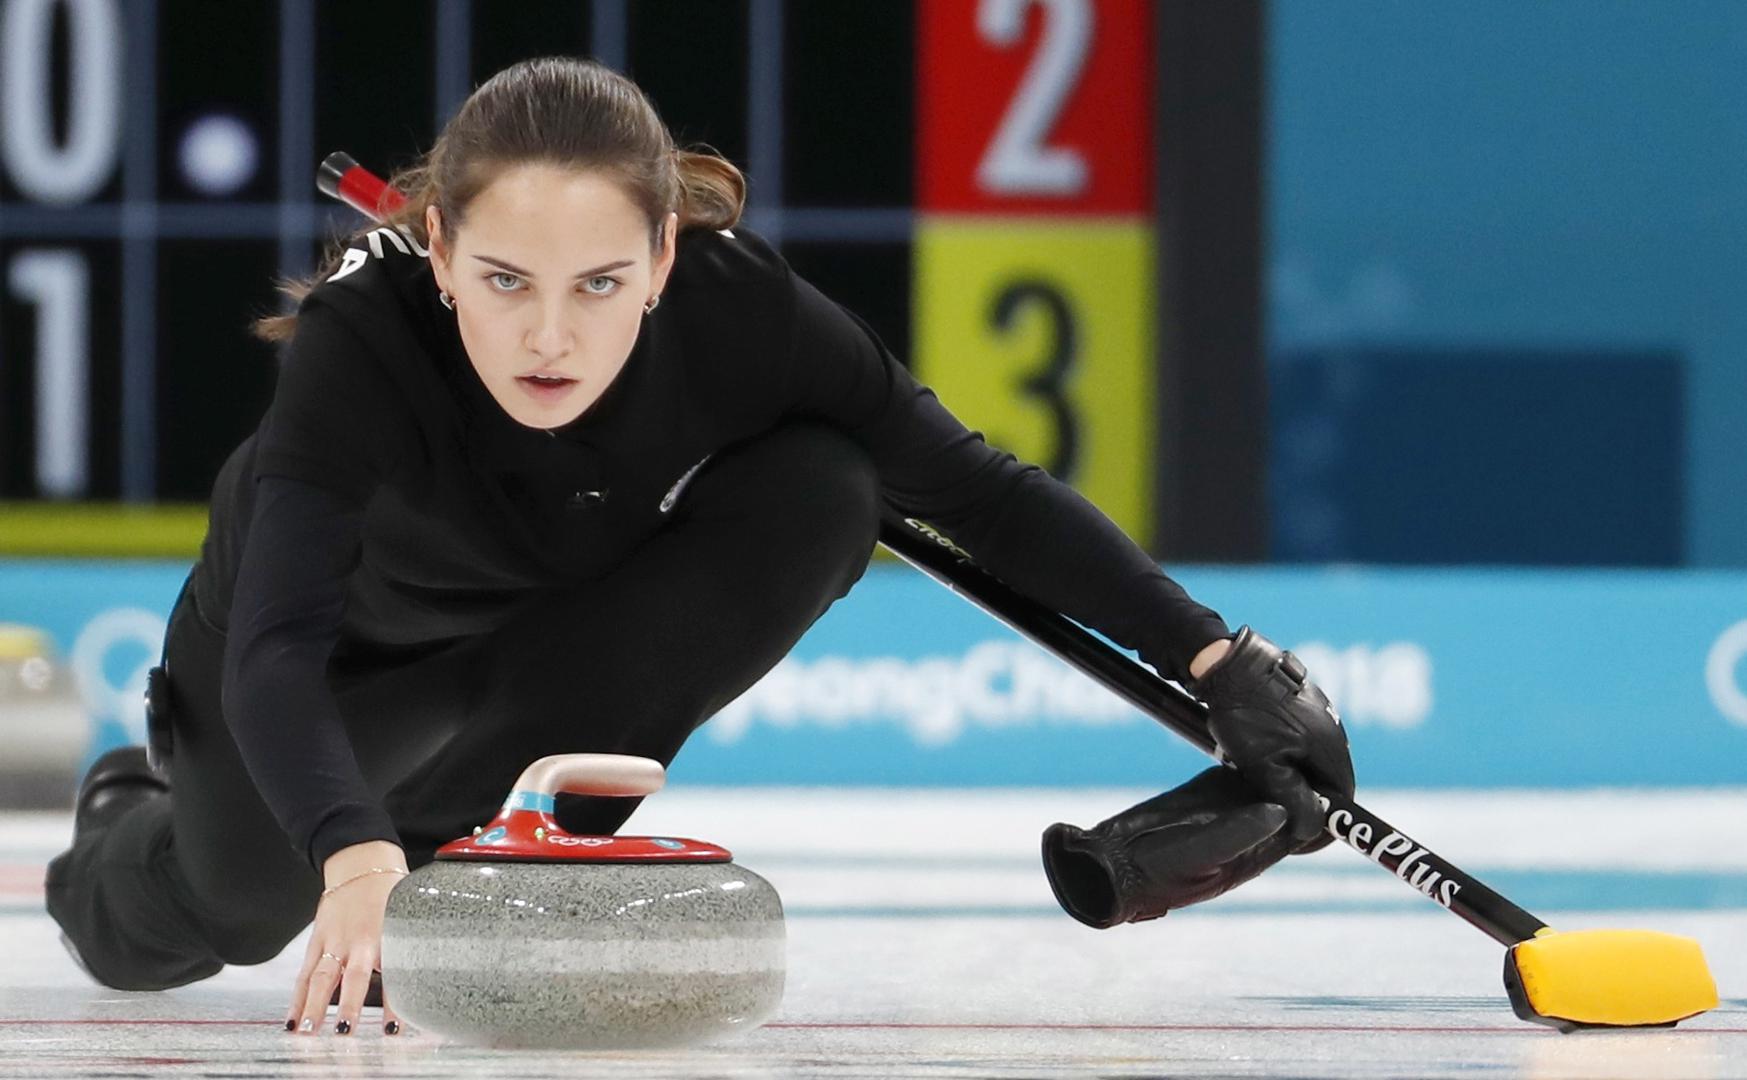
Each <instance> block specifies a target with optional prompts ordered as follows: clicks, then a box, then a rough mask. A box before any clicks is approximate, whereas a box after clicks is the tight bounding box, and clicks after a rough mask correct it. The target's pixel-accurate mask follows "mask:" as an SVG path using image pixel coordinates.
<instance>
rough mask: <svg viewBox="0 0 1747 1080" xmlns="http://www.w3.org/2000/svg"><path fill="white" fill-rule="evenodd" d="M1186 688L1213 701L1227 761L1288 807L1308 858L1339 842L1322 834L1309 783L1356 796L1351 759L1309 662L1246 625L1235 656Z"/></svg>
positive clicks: (1293, 832) (1294, 834)
mask: <svg viewBox="0 0 1747 1080" xmlns="http://www.w3.org/2000/svg"><path fill="white" fill-rule="evenodd" d="M1188 690H1189V691H1190V693H1193V694H1194V695H1195V696H1196V697H1198V698H1200V699H1201V700H1203V701H1205V702H1206V703H1207V706H1208V709H1209V712H1208V714H1207V726H1208V728H1209V729H1211V730H1212V732H1213V738H1214V741H1215V742H1217V743H1218V744H1219V752H1220V755H1221V757H1222V758H1223V759H1224V760H1226V761H1228V762H1230V763H1231V764H1233V765H1235V766H1236V767H1237V770H1238V771H1239V772H1240V773H1242V774H1243V776H1244V779H1246V780H1248V781H1249V782H1250V783H1251V784H1252V785H1253V786H1254V787H1255V789H1256V790H1257V791H1258V792H1259V793H1261V794H1262V795H1264V796H1266V797H1267V798H1269V799H1272V800H1273V801H1274V802H1276V803H1279V804H1280V805H1281V806H1284V807H1285V808H1286V814H1287V818H1288V822H1287V827H1286V833H1287V835H1288V836H1290V837H1291V838H1292V840H1293V842H1294V844H1295V849H1294V850H1295V851H1296V852H1297V853H1298V854H1304V853H1306V852H1311V851H1317V850H1320V849H1322V848H1324V847H1326V846H1328V844H1329V843H1331V842H1332V841H1333V840H1334V837H1332V836H1330V835H1329V834H1328V833H1327V832H1326V831H1324V829H1323V824H1324V820H1325V816H1324V814H1323V811H1322V805H1321V803H1319V802H1318V801H1317V798H1316V792H1315V791H1314V790H1312V789H1311V786H1310V781H1312V780H1314V781H1315V782H1317V783H1320V784H1326V785H1327V786H1328V787H1330V788H1332V789H1334V790H1336V791H1339V792H1340V793H1341V794H1343V795H1346V796H1348V797H1349V798H1350V797H1352V794H1353V782H1354V781H1353V759H1352V755H1351V754H1350V753H1349V751H1348V747H1347V732H1346V729H1345V728H1344V727H1342V726H1341V718H1340V715H1339V714H1338V713H1336V712H1335V709H1334V706H1333V705H1332V704H1330V703H1329V700H1328V695H1327V694H1324V693H1323V692H1322V690H1321V689H1320V688H1319V687H1318V686H1317V685H1316V684H1315V683H1313V682H1311V681H1310V679H1309V678H1308V677H1307V675H1306V673H1305V670H1304V664H1303V662H1302V661H1300V660H1299V659H1298V657H1296V656H1294V655H1292V654H1291V653H1290V652H1285V651H1282V650H1281V649H1280V647H1279V646H1277V645H1275V644H1274V643H1273V642H1271V641H1269V640H1268V639H1267V638H1265V637H1263V636H1262V635H1260V634H1258V633H1256V632H1255V631H1253V630H1251V629H1250V628H1249V627H1248V626H1245V627H1243V628H1242V629H1240V630H1239V631H1238V632H1237V635H1236V637H1235V638H1234V639H1233V641H1232V645H1231V651H1229V652H1227V653H1226V654H1225V655H1224V656H1222V657H1220V658H1219V660H1218V661H1217V662H1216V663H1214V665H1213V666H1212V667H1210V668H1208V669H1207V670H1206V671H1204V672H1202V673H1201V677H1200V678H1199V679H1195V680H1193V681H1192V683H1191V685H1189V686H1188ZM1307 777H1308V778H1309V779H1306V778H1307Z"/></svg>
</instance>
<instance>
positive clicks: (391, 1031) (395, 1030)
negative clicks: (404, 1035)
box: [382, 1020, 400, 1035]
mask: <svg viewBox="0 0 1747 1080" xmlns="http://www.w3.org/2000/svg"><path fill="white" fill-rule="evenodd" d="M382 1033H383V1034H384V1035H399V1034H400V1021H399V1020H390V1021H389V1022H388V1023H386V1024H383V1025H382Z"/></svg>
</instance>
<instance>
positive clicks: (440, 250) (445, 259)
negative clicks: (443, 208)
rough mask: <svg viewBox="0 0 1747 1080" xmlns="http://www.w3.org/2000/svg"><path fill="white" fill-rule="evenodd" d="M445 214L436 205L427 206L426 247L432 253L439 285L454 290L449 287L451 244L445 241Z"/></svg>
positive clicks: (447, 289)
mask: <svg viewBox="0 0 1747 1080" xmlns="http://www.w3.org/2000/svg"><path fill="white" fill-rule="evenodd" d="M442 226H443V215H442V213H441V212H440V211H438V210H437V208H436V207H435V206H427V207H425V237H426V240H425V247H426V248H427V249H428V250H429V251H430V253H431V274H432V276H434V277H435V278H436V279H437V287H438V288H439V289H443V290H444V291H449V292H452V291H453V290H451V289H450V288H449V261H450V253H449V245H448V244H446V243H444V242H443V228H442Z"/></svg>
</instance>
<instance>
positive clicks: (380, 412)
mask: <svg viewBox="0 0 1747 1080" xmlns="http://www.w3.org/2000/svg"><path fill="white" fill-rule="evenodd" d="M361 245H362V246H358V247H356V248H355V249H354V252H355V254H354V255H353V256H352V260H351V264H352V268H351V269H349V270H342V272H341V273H340V274H336V275H335V276H334V277H333V278H330V279H329V280H328V281H325V282H323V283H322V284H320V285H319V286H318V287H317V288H316V289H314V290H313V291H312V292H311V293H310V294H309V296H308V297H306V298H305V300H304V301H303V303H302V305H301V306H300V308H299V310H298V324H297V333H296V336H295V338H294V339H293V341H292V344H291V347H290V349H289V351H288V353H287V356H286V359H285V362H284V364H283V365H282V367H281V369H280V373H279V380H278V385H277V388H276V391H275V394H274V398H273V401H272V403H271V405H270V406H269V407H268V409H267V412H266V414H265V416H264V417H263V418H262V421H261V424H260V427H259V429H258V430H257V432H256V434H255V436H254V447H253V455H252V466H251V464H250V463H249V462H248V461H244V462H242V463H241V465H240V466H239V467H238V468H235V469H233V470H229V471H230V473H231V475H225V474H221V476H220V478H219V483H218V485H215V491H214V504H215V512H214V528H213V529H212V530H211V531H210V532H209V535H208V538H207V542H206V545H205V548H204V549H203V553H202V560H201V566H200V567H199V569H198V576H199V580H198V582H197V596H198V597H199V600H200V603H201V607H202V610H203V611H204V612H205V613H206V614H207V615H208V617H209V618H210V619H211V620H212V621H213V622H215V623H217V624H219V625H220V627H221V628H224V629H226V630H227V632H228V635H229V637H228V641H227V645H226V651H225V658H224V691H223V709H224V713H225V716H226V719H227V721H228V722H229V724H230V727H231V730H232V733H233V735H234V737H235V739H236V743H237V747H238V749H239V751H240V752H241V754H242V757H243V760H244V762H245V763H246V765H247V766H248V769H249V772H250V774H251V776H252V777H253V779H254V780H255V782H256V784H257V785H258V787H259V788H260V790H261V793H262V796H263V797H264V798H265V800H266V802H267V804H268V806H269V807H270V808H271V809H272V811H273V813H274V815H275V816H276V818H277V819H278V821H279V823H280V824H281V825H282V826H283V827H284V828H285V831H286V834H287V836H288V837H289V839H290V841H291V843H292V845H293V846H294V847H295V848H296V849H297V850H298V851H300V852H302V853H303V854H304V855H305V857H306V858H308V859H309V861H310V863H311V864H312V865H313V866H315V867H316V868H318V869H319V868H320V867H321V865H322V863H323V862H324V861H325V860H326V858H327V857H328V856H329V855H331V854H332V853H333V852H335V851H337V850H339V849H340V848H342V847H345V846H347V845H349V844H354V843H358V842H360V841H363V840H371V839H383V840H391V841H398V836H397V834H396V832H395V830H394V826H393V823H392V822H391V821H390V820H389V818H388V815H387V813H386V812H385V811H384V809H383V808H382V806H381V805H380V803H379V801H378V800H377V799H376V798H374V797H373V796H372V795H371V793H370V791H369V790H368V788H367V787H366V785H365V782H364V779H363V776H362V774H361V773H360V771H359V769H358V766H357V763H356V761H355V759H354V758H353V756H352V753H351V748H350V746H349V744H348V742H347V736H346V733H345V729H344V727H343V725H342V722H341V718H340V714H339V712H338V709H337V706H336V704H335V700H334V697H333V694H332V692H331V690H330V689H329V688H328V686H327V683H326V680H325V678H324V673H325V670H326V665H327V661H328V659H329V657H330V655H331V654H332V653H333V650H334V647H335V645H336V643H337V642H338V641H339V640H340V639H341V637H342V636H347V637H353V638H357V639H359V640H362V641H369V642H373V643H382V644H388V645H401V644H405V645H413V644H416V643H418V642H427V641H434V640H438V639H449V638H454V637H457V636H463V635H467V634H473V633H483V632H486V631H489V630H491V629H492V628H494V627H496V626H498V625H501V624H502V623H503V622H504V621H506V619H507V617H508V616H509V615H511V614H513V613H514V612H515V611H516V610H518V609H519V608H520V607H521V606H523V605H526V604H528V603H530V602H532V601H534V600H535V599H537V598H538V596H539V595H540V593H541V592H542V591H543V590H548V589H550V588H552V587H553V586H557V585H562V584H564V583H566V582H575V581H581V580H585V579H588V578H591V577H595V576H598V575H600V574H602V573H604V572H605V571H606V570H608V569H610V568H611V567H613V566H614V565H615V564H617V563H619V562H621V561H622V560H624V559H626V558H627V557H629V556H631V554H632V553H633V552H634V551H635V550H636V548H637V546H638V545H639V544H640V543H642V542H643V541H644V540H646V539H647V538H648V537H649V536H650V535H652V534H653V533H654V532H656V531H657V530H659V529H661V528H663V527H664V525H665V524H666V523H667V521H668V520H669V514H670V513H671V510H672V507H673V504H674V499H675V498H676V497H683V485H682V484H681V480H682V478H684V477H686V476H687V475H688V473H689V472H690V471H691V470H692V469H693V468H694V466H696V465H697V464H698V463H699V462H700V461H705V460H706V459H707V458H708V456H709V455H711V454H712V453H714V452H715V451H717V450H719V449H720V448H722V447H723V446H726V445H728V444H730V443H733V442H735V441H737V440H740V439H744V438H747V437H750V436H753V435H756V434H758V433H760V432H762V431H765V430H768V429H769V428H770V427H772V426H773V425H774V424H776V423H778V422H779V421H781V420H782V419H784V418H786V417H795V416H808V417H815V418H819V419H823V420H825V421H827V422H830V423H832V424H834V425H836V426H838V427H840V428H842V429H843V430H844V431H846V432H848V433H849V434H850V435H851V436H852V437H853V438H854V439H855V440H856V441H857V442H859V443H860V444H861V445H862V446H863V447H865V448H866V449H867V451H868V453H869V454H870V455H871V457H872V460H873V462H874V464H875V466H876V467H877V469H878V471H879V475H880V480H881V484H882V488H883V491H884V495H885V498H886V500H887V501H888V503H889V504H890V505H891V506H892V507H893V508H894V509H897V510H899V511H901V512H903V513H905V514H909V515H913V516H915V517H918V518H920V519H923V520H925V521H928V522H930V523H931V524H933V525H934V526H936V527H937V528H938V529H940V531H942V532H944V533H945V534H947V535H948V536H950V537H951V538H952V539H953V540H954V541H956V542H957V543H958V544H959V545H960V546H961V547H963V548H964V549H965V550H967V551H969V552H970V553H971V555H972V556H974V557H975V558H976V559H977V560H978V562H979V563H980V564H982V565H983V566H985V567H986V568H987V569H988V570H989V571H991V572H992V573H994V574H995V575H996V576H998V577H1000V578H1001V579H1003V580H1004V581H1006V582H1007V583H1008V584H1010V585H1012V586H1014V587H1015V588H1017V589H1019V590H1021V591H1022V592H1025V593H1028V594H1029V595H1031V596H1033V597H1035V598H1036V599H1038V600H1040V601H1041V602H1043V603H1045V604H1047V605H1049V606H1050V607H1052V608H1054V609H1055V610H1058V611H1060V612H1062V613H1064V614H1066V615H1068V616H1070V617H1072V618H1074V619H1076V620H1078V621H1079V622H1081V623H1084V624H1085V625H1087V626H1090V627H1092V628H1094V629H1096V630H1099V631H1101V632H1103V633H1104V634H1106V635H1107V636H1108V637H1110V638H1111V639H1112V640H1113V641H1116V642H1118V643H1119V644H1122V645H1124V646H1126V647H1128V648H1131V649H1135V650H1136V651H1137V652H1138V653H1139V654H1140V656H1141V658H1142V659H1143V660H1145V661H1147V662H1148V663H1150V664H1152V665H1153V666H1154V667H1155V668H1156V669H1158V670H1159V671H1160V673H1161V674H1163V675H1165V676H1166V677H1169V678H1175V679H1179V680H1180V679H1183V678H1185V677H1186V675H1187V666H1188V662H1189V660H1190V658H1192V657H1193V656H1194V654H1195V653H1196V652H1197V651H1198V650H1199V649H1200V648H1201V647H1202V646H1204V645H1206V644H1207V643H1208V642H1210V641H1212V640H1213V639H1215V638H1218V637H1221V636H1223V635H1225V634H1227V633H1228V632H1229V631H1228V629H1227V627H1226V625H1225V623H1224V621H1223V620H1221V619H1220V617H1219V616H1218V615H1217V614H1215V613H1214V612H1212V611H1210V610H1209V609H1207V608H1205V607H1203V606H1201V605H1200V604H1197V603H1195V602H1194V601H1193V600H1191V599H1190V598H1189V597H1188V596H1187V595H1186V594H1185V593H1184V591H1183V590H1182V588H1181V587H1179V586H1178V585H1177V584H1176V583H1175V582H1173V581H1171V580H1170V579H1169V578H1168V577H1167V576H1166V575H1165V574H1164V573H1163V572H1162V571H1161V570H1160V569H1159V567H1158V566H1157V565H1156V564H1155V563H1154V562H1153V561H1152V560H1151V558H1150V557H1148V556H1147V554H1146V553H1145V552H1143V551H1142V550H1141V549H1140V548H1139V547H1138V546H1136V545H1135V544H1134V543H1133V542H1132V541H1131V540H1130V539H1129V538H1128V537H1127V536H1126V535H1124V534H1123V533H1122V531H1121V530H1120V529H1118V528H1117V527H1116V525H1115V524H1114V523H1112V522H1111V521H1110V520H1109V519H1108V518H1106V517H1105V516H1104V515H1103V514H1102V513H1101V512H1099V511H1098V510H1097V509H1096V508H1095V507H1093V506H1092V504H1091V503H1089V502H1087V501H1086V500H1085V499H1084V498H1083V497H1081V496H1080V495H1079V494H1078V493H1077V492H1075V491H1074V490H1073V489H1072V488H1069V487H1067V486H1066V485H1064V484H1061V483H1059V482H1057V481H1056V480H1055V479H1053V478H1052V477H1051V476H1049V474H1048V473H1046V472H1045V471H1044V470H1043V469H1041V468H1039V467H1038V466H1035V465H1029V464H1024V463H1022V462H1020V461H1018V460H1017V459H1015V458H1014V457H1013V455H1012V454H1009V453H1006V452H1003V451H1000V450H996V449H994V448H992V447H990V446H989V445H988V444H987V443H985V442H984V441H983V437H982V435H981V434H980V433H978V432H975V431H970V430H967V429H966V428H965V427H964V425H963V424H961V423H959V422H958V420H957V419H955V418H954V417H953V416H952V415H951V414H950V413H949V412H947V410H946V409H945V408H944V407H943V406H942V405H941V404H940V402H939V400H938V399H937V398H936V397H935V395H934V392H933V391H932V390H929V389H928V388H927V387H924V386H922V385H920V384H918V383H917V382H916V381H915V380H914V379H913V378H912V377H911V376H910V374H909V372H908V371H907V370H906V369H905V368H904V367H903V365H901V364H900V363H898V361H897V360H896V359H895V358H894V357H893V356H892V355H891V353H890V352H889V351H888V350H887V349H886V348H885V347H884V345H883V344H882V343H881V342H880V341H879V339H878V338H877V337H876V336H875V334H874V332H873V331H872V330H871V329H870V328H869V327H868V326H867V324H866V323H864V322H863V321H862V320H861V319H860V318H858V317H857V316H855V315H854V314H853V313H851V312H849V311H848V310H847V309H845V308H844V307H842V306H841V305H839V304H837V303H836V302H835V301H832V300H830V299H829V298H827V297H826V296H825V295H824V294H822V293H820V292H819V291H818V290H817V289H815V288H814V287H813V286H812V285H811V284H809V283H808V282H806V281H805V280H803V279H802V278H800V277H799V276H798V275H796V274H794V273H793V272H792V271H791V270H790V268H789V266H788V263H787V262H786V261H785V260H784V259H783V258H782V257H781V256H780V255H779V254H778V253H777V252H776V251H775V250H773V249H772V248H771V247H770V246H769V245H768V244H766V243H765V241H764V240H763V239H762V238H761V237H759V236H758V235H757V234H756V233H754V232H752V231H751V230H749V229H746V228H743V227H738V226H737V227H735V228H734V229H732V230H722V231H719V232H718V231H712V230H709V229H701V228H694V229H690V230H687V231H685V232H683V233H681V235H680V237H679V238H678V241H677V254H676V257H675V262H674V266H673V270H672V273H671V274H670V275H669V278H668V282H667V286H666V288H665V290H664V291H663V293H662V297H661V303H660V305H659V306H658V307H657V308H656V309H655V311H654V312H653V313H652V314H650V315H648V316H647V317H645V318H644V319H643V322H642V327H641V330H640V332H639V336H638V338H637V341H636V344H635V346H634V347H633V349H632V351H631V354H630V357H629V359H628V360H627V361H626V363H625V366H624V368H623V370H622V371H621V372H620V374H619V375H618V377H617V378H616V379H615V380H614V382H613V384H612V385H611V386H609V387H608V388H607V390H606V391H605V392H604V393H603V394H602V395H601V397H600V398H599V400H597V401H596V402H595V403H594V404H593V405H591V406H590V407H589V408H588V409H587V410H585V411H584V413H583V414H582V415H581V416H580V417H578V418H577V419H576V420H575V421H573V422H571V423H570V424H568V425H566V426H565V427H562V428H558V429H555V430H553V431H550V432H548V431H541V430H537V429H533V428H526V427H523V426H522V425H521V424H519V423H517V422H516V421H515V420H513V419H511V418H510V417H509V415H508V414H507V413H505V412H504V411H503V410H502V408H501V407H500V406H498V405H497V403H496V401H495V400H494V399H493V398H492V397H491V396H490V393H489V392H488V391H487V390H486V388H485V386H484V384H483V383H482V382H480V380H479V378H478V376H477V374H476V372H475V371H474V369H473V367H472V365H471V363H470V362H469V360H468V359H467V355H466V352H465V350H464V348H463V347H462V344H461V341H460V337H459V333H458V331H457V329H456V324H455V316H454V314H453V313H452V312H451V311H449V310H447V309H446V308H444V307H442V306H441V305H440V304H438V302H437V298H436V297H437V287H436V284H435V281H434V279H433V277H432V274H431V270H430V265H429V262H428V260H427V259H426V258H425V257H424V252H423V250H422V249H420V248H419V247H418V245H417V244H416V242H415V240H414V239H413V237H412V236H411V235H409V234H406V233H405V232H401V233H396V232H394V231H392V230H389V229H378V230H376V231H375V232H373V233H372V234H370V236H369V237H368V238H367V240H366V241H362V242H361ZM221 502H223V503H225V504H226V505H228V507H229V513H228V520H227V521H225V522H223V523H221V522H220V520H219V519H220V516H221V515H220V514H219V513H218V511H217V509H216V507H217V506H218V505H219V504H220V503H221Z"/></svg>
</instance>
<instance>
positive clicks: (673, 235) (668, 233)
mask: <svg viewBox="0 0 1747 1080" xmlns="http://www.w3.org/2000/svg"><path fill="white" fill-rule="evenodd" d="M678 233H679V215H678V214H676V213H674V212H673V211H671V210H669V211H668V212H667V220H666V221H665V222H663V223H662V226H661V251H660V252H659V253H658V254H657V255H656V256H655V273H654V274H653V275H652V277H653V280H652V282H651V285H652V288H651V289H650V293H651V295H659V294H660V293H661V290H662V289H664V288H666V287H667V275H668V273H669V272H670V271H672V269H673V256H674V252H675V251H676V250H678V249H677V246H676V245H677V243H678V240H677V236H678Z"/></svg>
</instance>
